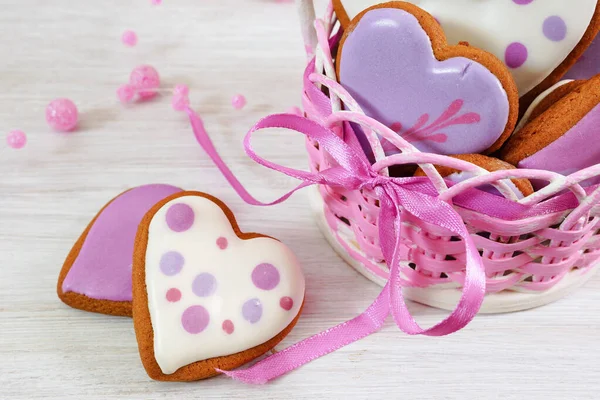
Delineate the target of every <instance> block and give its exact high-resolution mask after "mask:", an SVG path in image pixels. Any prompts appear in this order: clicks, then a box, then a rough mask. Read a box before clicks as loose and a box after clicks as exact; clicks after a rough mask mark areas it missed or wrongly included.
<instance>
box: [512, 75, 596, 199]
mask: <svg viewBox="0 0 600 400" xmlns="http://www.w3.org/2000/svg"><path fill="white" fill-rule="evenodd" d="M598 126H600V75H597V76H595V77H593V78H592V79H590V80H588V81H586V82H584V83H582V84H580V85H579V86H578V87H576V88H575V89H574V90H572V91H571V92H570V93H568V94H566V95H565V96H563V97H562V98H560V99H559V100H558V101H557V102H556V103H554V104H553V105H552V106H550V107H549V108H548V109H547V110H546V111H544V112H543V113H542V114H540V115H539V116H538V117H537V118H535V119H533V120H531V121H529V122H528V123H527V124H526V125H525V126H524V127H523V128H522V129H521V130H519V131H518V132H516V133H515V134H514V135H513V136H512V137H511V138H510V140H509V141H508V142H507V143H506V145H505V147H504V148H503V149H502V151H501V153H500V154H501V158H502V159H503V160H505V161H506V162H509V163H511V164H514V165H516V166H517V167H519V168H528V169H542V170H549V171H554V172H558V173H560V174H563V175H570V174H572V173H574V172H577V171H579V170H581V169H584V168H586V167H590V166H592V165H595V164H597V163H599V162H600V145H598V140H597V132H598ZM584 183H587V184H591V183H595V181H586V182H584ZM543 185H544V184H543V183H536V182H534V186H536V188H537V187H540V186H543Z"/></svg>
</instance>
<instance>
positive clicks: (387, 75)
mask: <svg viewBox="0 0 600 400" xmlns="http://www.w3.org/2000/svg"><path fill="white" fill-rule="evenodd" d="M337 68H338V78H339V81H340V83H341V84H342V85H343V86H344V87H345V88H346V89H347V90H348V91H349V92H350V94H351V95H352V96H353V97H354V98H355V99H356V101H357V102H358V104H359V105H360V106H361V107H362V108H363V110H364V112H365V113H366V114H367V115H369V116H370V117H373V118H375V119H377V120H378V121H380V122H382V123H384V124H386V125H387V126H389V127H391V128H392V129H393V130H395V131H396V132H398V134H399V135H401V136H402V137H403V138H404V139H406V140H407V141H409V142H411V143H412V144H413V145H414V146H416V147H417V148H418V149H419V150H421V151H425V152H430V153H438V154H467V153H490V152H493V151H495V150H497V149H499V148H500V146H501V145H502V143H504V141H505V140H506V139H507V138H508V137H509V136H510V134H511V132H512V130H513V128H514V126H515V123H516V121H517V116H518V102H519V99H518V94H517V90H516V87H515V85H514V81H513V80H512V77H511V76H510V73H509V72H508V70H507V69H506V68H505V67H504V65H503V64H502V63H501V62H500V61H499V60H497V59H496V58H495V57H494V56H492V55H491V54H489V53H486V52H484V51H482V50H479V49H475V48H473V47H470V46H466V45H458V46H448V45H447V43H446V40H445V37H444V33H443V31H442V30H441V28H440V26H439V24H437V22H435V20H434V19H433V17H431V16H430V15H429V14H427V13H426V12H425V11H423V10H421V9H420V8H418V7H416V6H414V5H412V4H408V3H403V2H392V3H385V4H381V5H378V6H374V7H372V8H370V9H367V10H365V11H364V12H363V13H361V14H359V15H358V16H357V17H356V18H355V19H354V20H353V22H352V24H351V25H350V26H349V27H348V29H347V30H346V31H345V33H344V36H343V38H342V41H341V48H340V51H339V52H338V58H337ZM382 145H383V148H384V151H385V153H386V154H387V155H390V154H394V153H397V152H399V151H398V150H397V149H396V148H395V147H394V146H393V145H391V144H390V143H388V142H387V141H383V142H382Z"/></svg>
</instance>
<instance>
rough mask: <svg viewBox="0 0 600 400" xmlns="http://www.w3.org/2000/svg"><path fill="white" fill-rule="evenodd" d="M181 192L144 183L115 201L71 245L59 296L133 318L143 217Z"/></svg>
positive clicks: (74, 304)
mask: <svg viewBox="0 0 600 400" xmlns="http://www.w3.org/2000/svg"><path fill="white" fill-rule="evenodd" d="M181 191H182V190H181V189H179V188H176V187H174V186H170V185H159V184H156V185H145V186H139V187H136V188H133V189H130V190H128V191H126V192H124V193H122V194H120V195H119V196H117V197H116V198H114V199H113V200H111V201H110V202H109V203H108V204H107V205H106V206H104V208H103V209H102V210H101V211H100V212H99V213H98V215H96V217H95V218H94V219H93V220H92V222H90V224H89V225H88V227H87V228H86V230H85V231H84V232H83V234H82V235H81V236H80V237H79V239H78V240H77V243H75V245H74V246H73V248H72V249H71V251H70V252H69V255H68V256H67V259H66V260H65V263H64V265H63V268H62V270H61V272H60V276H59V278H58V287H57V291H58V297H60V299H61V300H62V301H63V302H64V303H66V304H68V305H69V306H71V307H74V308H78V309H81V310H85V311H92V312H99V313H102V314H111V315H122V316H131V299H132V296H131V263H132V259H133V246H134V243H135V236H136V233H137V230H138V225H139V224H140V222H141V220H142V218H143V217H144V215H145V214H146V213H147V212H148V211H149V210H150V209H151V208H152V207H153V206H154V205H155V204H156V203H158V202H159V201H161V200H163V199H165V198H167V197H169V196H171V195H173V194H175V193H179V192H181Z"/></svg>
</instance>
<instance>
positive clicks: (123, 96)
mask: <svg viewBox="0 0 600 400" xmlns="http://www.w3.org/2000/svg"><path fill="white" fill-rule="evenodd" d="M133 96H135V89H134V88H133V87H132V86H131V85H122V86H120V87H119V88H118V89H117V98H118V99H119V101H120V102H121V103H130V102H131V101H132V100H133Z"/></svg>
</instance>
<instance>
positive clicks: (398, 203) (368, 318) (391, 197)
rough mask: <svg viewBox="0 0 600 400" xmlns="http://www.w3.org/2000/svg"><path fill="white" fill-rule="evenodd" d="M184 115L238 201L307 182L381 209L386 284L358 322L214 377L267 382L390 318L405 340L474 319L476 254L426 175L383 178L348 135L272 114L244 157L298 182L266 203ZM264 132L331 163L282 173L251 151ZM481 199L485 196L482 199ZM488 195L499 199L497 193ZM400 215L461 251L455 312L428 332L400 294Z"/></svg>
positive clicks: (480, 282) (479, 282)
mask: <svg viewBox="0 0 600 400" xmlns="http://www.w3.org/2000/svg"><path fill="white" fill-rule="evenodd" d="M186 112H187V113H188V115H189V118H190V121H191V123H192V127H193V130H194V134H195V136H196V139H197V141H198V143H200V145H201V146H202V148H203V149H204V150H205V151H206V153H207V154H208V155H209V156H210V157H211V158H212V160H213V161H214V163H215V165H216V166H217V167H218V168H219V169H220V170H221V172H222V173H223V175H224V176H225V178H226V179H227V180H228V181H229V183H230V184H231V186H232V187H233V188H234V189H235V190H236V192H237V193H238V194H239V195H240V197H241V198H242V199H243V200H244V201H246V202H247V203H249V204H252V205H260V206H268V205H274V204H278V203H281V202H283V201H285V200H286V199H288V198H289V197H290V196H291V195H292V194H293V193H294V192H296V191H297V190H299V189H302V188H304V187H307V186H310V185H314V184H319V185H329V186H336V187H343V188H346V189H348V190H362V189H369V190H374V191H375V193H376V194H377V196H378V197H379V200H380V207H381V210H380V214H379V238H380V245H381V249H382V251H383V255H384V257H385V260H386V261H387V264H388V267H389V269H390V278H389V281H388V282H387V284H386V285H385V287H384V288H383V290H382V291H381V293H380V294H379V296H378V297H377V298H376V299H375V301H374V302H373V303H372V304H371V305H370V306H369V307H368V308H367V310H366V311H365V312H363V313H362V314H361V315H359V316H358V317H356V318H354V319H352V320H350V321H347V322H344V323H342V324H340V325H337V326H335V327H333V328H330V329H327V330H326V331H324V332H321V333H319V334H317V335H315V336H312V337H310V338H308V339H305V340H303V341H301V342H299V343H297V344H295V345H293V346H291V347H289V348H287V349H285V350H283V351H280V352H278V353H276V354H274V355H272V356H270V357H268V358H266V359H264V360H262V361H260V362H258V363H256V364H255V365H253V366H252V367H250V368H248V369H245V370H237V371H220V372H223V373H224V374H226V375H228V376H230V377H232V378H234V379H237V380H240V381H243V382H246V383H253V384H262V383H266V382H268V381H269V380H271V379H274V378H276V377H278V376H281V375H283V374H285V373H286V372H289V371H291V370H293V369H296V368H298V367H300V366H302V365H304V364H306V363H308V362H310V361H312V360H314V359H316V358H318V357H321V356H323V355H325V354H328V353H331V352H333V351H335V350H337V349H339V348H341V347H343V346H346V345H348V344H350V343H353V342H355V341H357V340H360V339H362V338H364V337H365V336H368V335H370V334H372V333H374V332H376V331H378V330H379V329H380V328H381V327H382V326H383V324H384V322H385V320H386V318H387V316H388V315H389V314H390V313H391V314H392V316H393V318H394V321H395V322H396V324H397V325H398V327H399V328H400V329H401V330H402V331H404V332H406V333H408V334H411V335H417V334H423V335H428V336H443V335H447V334H450V333H452V332H455V331H457V330H459V329H461V328H463V327H464V326H465V325H467V324H468V323H469V322H470V321H471V320H472V319H473V318H474V317H475V315H476V314H477V312H478V311H479V308H480V307H481V304H482V302H483V299H484V296H485V285H486V276H485V270H484V267H483V263H482V260H481V257H480V256H479V253H478V250H477V247H476V246H475V244H474V243H473V241H472V239H471V237H470V235H469V233H468V231H467V229H466V227H465V224H464V222H463V220H462V218H461V217H460V215H459V214H458V213H457V212H456V211H455V209H454V208H453V207H452V206H451V205H450V204H448V203H447V202H445V201H442V200H440V199H439V198H438V197H437V192H436V191H435V189H434V188H433V186H432V185H431V183H430V182H429V180H428V178H389V177H385V176H382V175H380V174H378V173H377V172H376V171H375V170H373V168H372V167H371V164H370V163H369V161H368V160H367V158H366V156H365V155H364V152H363V150H362V149H361V147H360V145H359V143H358V141H357V140H356V139H355V138H349V139H348V140H347V141H344V140H342V139H341V138H340V137H338V136H337V135H336V134H335V133H334V132H333V131H332V130H330V129H327V128H325V127H323V126H321V125H319V124H318V123H316V122H314V121H311V120H309V119H306V118H303V117H300V116H297V115H291V114H289V115H288V114H279V115H271V116H268V117H266V118H264V119H262V120H261V121H260V122H259V123H258V124H257V125H256V126H254V127H253V128H252V130H250V132H248V134H247V135H246V137H245V139H244V147H245V149H246V153H247V154H248V155H249V156H250V158H252V159H253V160H254V161H256V162H257V163H259V164H261V165H263V166H266V167H268V168H270V169H273V170H276V171H280V172H282V173H284V174H286V175H288V176H291V177H294V178H297V179H299V180H301V181H302V183H301V184H300V185H299V186H298V187H296V188H295V189H293V190H292V191H290V192H289V193H287V194H285V195H284V196H282V197H280V198H279V199H277V200H275V201H273V202H271V203H262V202H260V201H258V200H256V199H255V198H254V197H253V196H252V195H250V193H248V191H247V190H246V189H245V188H244V187H243V186H242V184H241V183H240V182H239V181H238V179H237V178H236V177H235V176H234V174H233V173H232V172H231V170H230V169H229V168H228V167H227V166H226V164H225V163H224V161H223V160H222V159H221V157H220V156H219V154H218V153H217V151H216V149H215V148H214V145H213V143H212V142H211V140H210V138H209V136H208V134H207V133H206V130H205V129H204V126H203V123H202V121H201V119H200V118H199V117H198V116H197V115H196V114H195V113H194V112H193V111H192V110H191V109H190V108H189V107H187V108H186ZM265 128H287V129H290V130H293V131H296V132H300V133H302V134H304V135H306V136H307V137H308V138H309V139H311V140H314V141H317V142H318V143H319V146H320V147H321V148H323V149H324V150H325V151H327V153H329V154H330V155H331V157H332V158H333V159H335V161H336V162H337V163H338V166H335V167H332V168H329V169H326V170H323V171H320V172H318V173H311V172H305V171H300V170H295V169H292V168H287V167H284V166H281V165H277V164H274V163H272V162H270V161H268V160H265V159H263V158H261V157H260V156H258V155H257V154H256V153H255V152H254V150H253V149H252V145H251V139H252V134H253V133H254V132H256V131H258V130H261V129H265ZM482 193H483V192H482ZM486 195H488V194H486V193H484V194H483V196H486ZM488 196H493V195H488ZM493 197H494V198H496V199H499V200H500V199H501V198H499V197H497V196H493ZM501 200H504V199H501ZM404 213H410V214H412V215H413V216H414V217H416V218H419V219H421V220H423V221H425V222H428V223H430V224H433V225H436V226H439V227H441V228H444V229H446V230H448V231H449V232H451V233H452V234H453V235H456V236H458V237H460V238H461V239H462V240H463V242H464V244H465V248H466V277H465V281H464V285H463V293H462V297H461V299H460V301H459V303H458V305H457V307H456V309H455V310H454V311H453V312H452V313H451V314H450V315H449V316H448V317H447V318H446V319H445V320H443V321H442V322H440V323H439V324H437V325H435V326H433V327H431V328H429V329H423V328H421V327H420V326H419V325H418V324H417V322H416V321H415V320H414V319H413V317H412V316H411V315H410V312H409V311H408V308H407V306H406V302H405V300H404V298H403V295H402V285H403V281H402V279H401V274H400V273H401V269H400V262H401V260H400V241H401V235H400V226H401V223H402V216H403V214H404Z"/></svg>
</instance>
